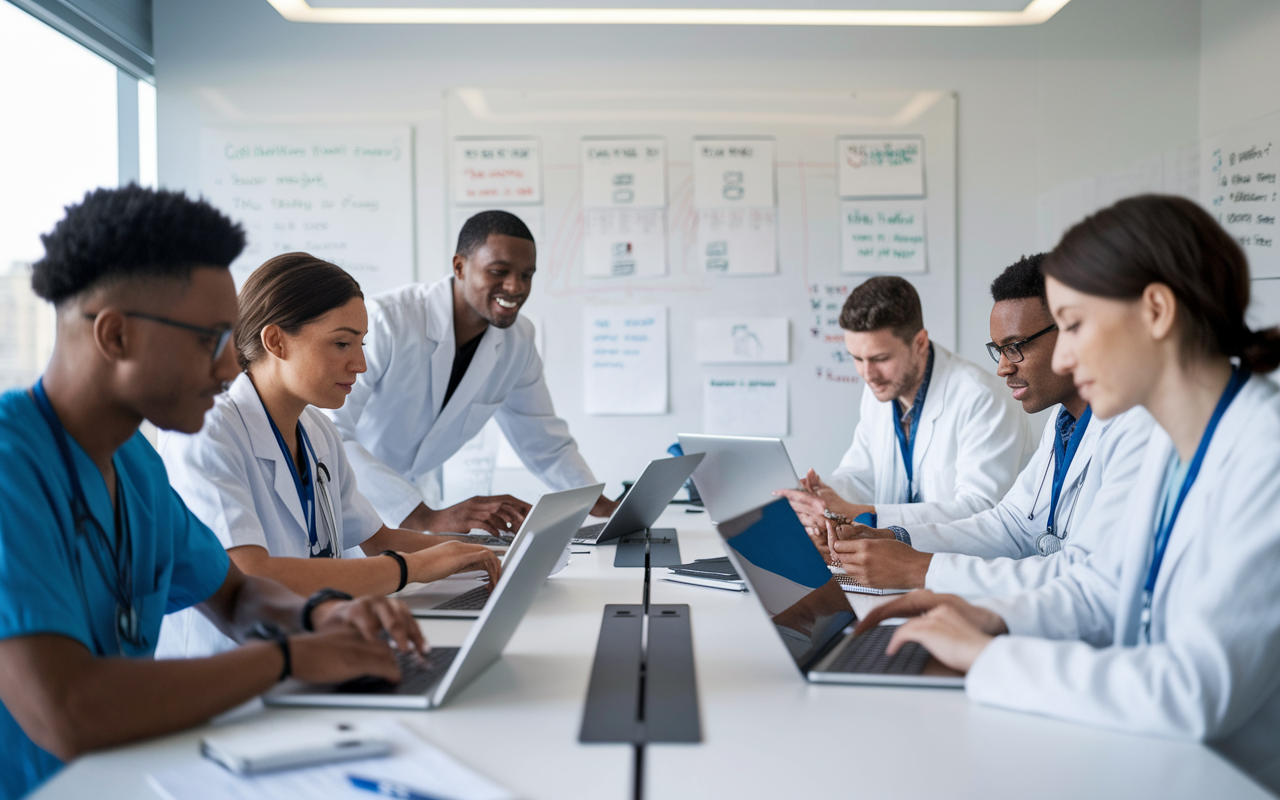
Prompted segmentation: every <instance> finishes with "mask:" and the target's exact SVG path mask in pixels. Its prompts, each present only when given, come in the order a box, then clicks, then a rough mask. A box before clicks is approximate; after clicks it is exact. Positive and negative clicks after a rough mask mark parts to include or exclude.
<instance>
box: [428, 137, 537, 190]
mask: <svg viewBox="0 0 1280 800" xmlns="http://www.w3.org/2000/svg"><path fill="white" fill-rule="evenodd" d="M450 177H451V178H452V180H453V202H454V203H455V204H456V205H470V206H476V205H501V204H504V203H535V204H536V203H541V202H542V150H541V147H540V144H539V142H538V140H537V139H470V138H460V139H454V140H453V171H452V174H451V176H450Z"/></svg>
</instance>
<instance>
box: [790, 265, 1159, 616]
mask: <svg viewBox="0 0 1280 800" xmlns="http://www.w3.org/2000/svg"><path fill="white" fill-rule="evenodd" d="M1043 260H1044V254H1040V255H1035V256H1031V257H1029V258H1023V259H1022V260H1020V261H1018V263H1016V264H1014V265H1013V266H1011V267H1009V268H1008V269H1006V270H1005V271H1004V272H1003V273H1002V274H1001V275H1000V276H999V277H998V278H996V280H995V282H994V283H992V285H991V294H992V297H993V298H994V299H995V305H994V306H993V307H992V309H991V338H992V341H991V342H989V343H988V344H987V351H988V352H989V353H990V354H991V357H992V359H993V360H994V361H995V362H996V364H997V369H996V373H997V374H998V375H999V376H1000V377H1002V378H1004V379H1005V384H1006V385H1007V386H1008V387H1009V389H1011V390H1012V392H1013V398H1014V399H1015V400H1018V401H1019V402H1021V403H1022V407H1023V409H1024V410H1025V411H1026V412H1027V413H1028V414H1035V413H1038V412H1040V411H1044V410H1046V409H1050V408H1053V407H1054V406H1056V407H1057V411H1056V412H1055V413H1054V415H1053V417H1052V419H1051V421H1050V423H1049V424H1047V425H1046V426H1045V429H1044V433H1043V435H1042V436H1041V439H1040V446H1039V448H1038V449H1037V450H1036V452H1035V454H1034V455H1033V456H1032V458H1031V461H1030V463H1028V464H1027V466H1026V468H1025V469H1024V470H1023V471H1022V474H1020V475H1019V476H1018V480H1017V481H1016V482H1015V483H1014V486H1013V488H1012V489H1010V490H1009V493H1008V494H1006V495H1005V496H1004V499H1002V500H1001V501H1000V503H999V504H998V505H997V506H996V507H995V508H993V509H990V510H987V511H983V512H981V513H978V514H975V515H973V516H971V517H968V518H967V519H962V520H959V521H956V522H951V523H925V524H917V525H909V526H907V527H906V528H898V529H897V530H896V531H895V530H888V529H873V528H870V527H866V526H862V525H856V524H855V525H841V524H838V523H836V524H832V525H830V526H829V529H830V531H829V533H830V537H829V541H828V544H829V546H830V547H831V549H832V552H831V553H830V555H831V557H832V559H833V561H839V562H840V564H841V566H842V567H843V568H844V570H845V572H846V573H847V574H848V575H849V576H850V577H851V578H852V579H853V580H855V581H857V582H858V583H860V584H862V585H864V586H867V587H871V588H879V589H886V588H896V589H922V588H928V589H932V590H934V591H937V592H947V593H951V594H961V595H967V596H987V595H1004V594H1011V593H1014V592H1017V591H1021V590H1023V589H1029V588H1033V587H1035V586H1039V585H1040V584H1042V583H1044V582H1045V581H1047V580H1049V579H1051V578H1053V577H1055V576H1056V575H1058V574H1060V573H1061V572H1062V571H1063V570H1064V569H1066V568H1067V567H1068V566H1069V565H1070V564H1072V563H1074V562H1076V561H1081V560H1083V559H1084V558H1085V557H1086V556H1088V554H1089V553H1090V552H1092V551H1093V550H1094V549H1096V548H1097V547H1098V545H1099V544H1100V543H1101V540H1102V538H1103V537H1104V536H1105V535H1106V532H1107V530H1108V529H1109V527H1110V524H1111V523H1112V522H1113V521H1115V520H1116V519H1117V518H1118V517H1119V516H1121V514H1122V513H1123V510H1124V502H1125V497H1126V496H1127V494H1128V492H1129V489H1130V487H1131V485H1132V483H1133V480H1134V478H1135V477H1136V475H1137V471H1138V467H1139V466H1140V463H1141V460H1142V453H1143V451H1144V449H1145V448H1146V443H1147V438H1148V437H1149V436H1150V433H1151V426H1152V424H1153V420H1152V418H1151V416H1150V414H1148V413H1147V412H1146V411H1145V410H1143V409H1142V408H1141V407H1138V408H1134V409H1133V410H1131V411H1128V412H1125V413H1124V414H1120V415H1118V416H1116V417H1112V418H1111V419H1108V420H1098V419H1093V417H1092V414H1091V413H1090V411H1089V407H1088V404H1087V403H1086V402H1085V401H1084V399H1083V398H1081V397H1080V394H1079V393H1078V392H1077V391H1076V387H1075V383H1074V382H1073V380H1072V377H1071V375H1070V374H1067V375H1058V374H1056V373H1055V372H1054V371H1053V368H1052V360H1053V348H1054V344H1055V343H1056V341H1057V337H1058V332H1057V326H1055V325H1054V324H1053V319H1052V317H1051V316H1050V314H1049V307H1048V303H1047V301H1046V298H1045V291H1044V277H1043V275H1041V273H1040V263H1041V262H1042V261H1043ZM810 515H811V516H812V510H811V511H810Z"/></svg>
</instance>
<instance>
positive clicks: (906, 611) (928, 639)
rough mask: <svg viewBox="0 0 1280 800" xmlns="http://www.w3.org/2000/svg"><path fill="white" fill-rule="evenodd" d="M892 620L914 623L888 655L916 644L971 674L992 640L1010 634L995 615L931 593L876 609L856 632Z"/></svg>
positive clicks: (897, 634)
mask: <svg viewBox="0 0 1280 800" xmlns="http://www.w3.org/2000/svg"><path fill="white" fill-rule="evenodd" d="M891 617H913V619H909V620H907V621H906V622H904V623H903V624H901V625H899V626H898V628H897V630H895V631H894V634H893V639H892V640H891V641H890V642H889V647H888V651H887V652H888V653H889V654H890V655H892V654H894V653H896V652H897V651H898V650H899V649H900V648H901V647H902V646H903V645H904V644H906V643H907V642H916V643H918V644H921V645H923V646H924V647H925V648H926V649H927V650H928V651H929V652H930V653H932V654H933V657H934V658H936V659H938V660H939V661H941V662H942V663H943V664H946V665H947V666H948V667H951V668H952V669H954V670H959V671H960V672H968V671H969V668H970V667H972V666H973V662H975V661H977V660H978V656H979V655H981V654H982V651H983V650H985V649H986V647H987V645H988V644H990V642H991V640H992V639H994V638H995V637H996V636H999V635H1001V634H1005V633H1008V632H1009V629H1008V627H1007V626H1006V625H1005V622H1004V620H1003V619H1001V618H1000V616H999V615H998V614H996V613H995V612H993V611H988V610H987V609H985V608H979V607H978V606H975V605H973V604H971V603H969V602H967V601H966V600H963V599H961V598H959V597H957V596H955V595H952V594H934V593H933V592H930V591H928V590H920V591H915V592H911V593H910V594H905V595H903V596H902V597H899V598H898V599H897V600H892V601H890V602H888V603H884V604H883V605H879V606H876V607H875V608H874V609H872V610H871V612H870V613H869V614H867V615H866V616H865V617H863V618H862V620H861V621H860V622H859V623H858V627H857V628H855V629H854V631H855V632H856V633H863V632H865V631H867V630H870V629H871V628H874V627H875V626H876V625H879V624H880V623H881V622H882V621H884V620H886V619H889V618H891Z"/></svg>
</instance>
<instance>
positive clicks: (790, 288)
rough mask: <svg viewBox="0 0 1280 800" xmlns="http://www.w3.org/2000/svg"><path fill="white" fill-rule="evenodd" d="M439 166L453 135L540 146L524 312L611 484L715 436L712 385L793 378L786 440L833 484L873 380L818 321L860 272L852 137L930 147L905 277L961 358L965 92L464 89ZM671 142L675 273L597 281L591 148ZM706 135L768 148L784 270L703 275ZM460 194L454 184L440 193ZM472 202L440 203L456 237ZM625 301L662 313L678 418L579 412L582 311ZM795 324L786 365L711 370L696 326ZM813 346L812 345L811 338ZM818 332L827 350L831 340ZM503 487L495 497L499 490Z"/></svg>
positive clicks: (943, 340) (520, 210) (572, 421)
mask: <svg viewBox="0 0 1280 800" xmlns="http://www.w3.org/2000/svg"><path fill="white" fill-rule="evenodd" d="M444 105H445V123H444V147H443V153H442V157H443V158H444V159H445V161H446V166H445V169H444V174H446V175H451V174H454V167H455V166H456V165H453V164H451V163H449V159H451V158H452V156H451V153H452V152H453V150H454V147H455V145H454V143H455V141H456V140H463V139H473V140H474V139H476V138H485V137H492V138H506V139H536V140H537V141H538V143H539V145H540V149H541V156H542V160H541V163H540V165H539V169H540V175H541V188H542V198H543V202H542V203H541V204H539V205H532V206H530V205H508V206H506V207H507V209H508V210H510V211H512V212H513V213H516V214H517V215H519V216H521V217H522V218H525V219H526V220H527V221H532V222H534V223H535V224H534V225H531V227H532V228H533V229H534V234H535V237H536V238H537V244H538V274H537V277H536V278H535V280H534V288H533V293H532V295H531V297H530V300H529V302H528V303H527V304H526V307H525V313H526V316H528V317H529V318H530V319H531V320H533V321H535V323H536V324H539V325H541V326H543V327H544V328H545V330H543V331H541V333H542V334H543V335H544V336H545V342H546V351H545V352H546V354H547V358H546V376H547V382H548V385H549V387H550V390H551V393H552V397H553V399H554V401H555V405H556V411H557V413H558V414H559V415H560V416H561V417H563V418H564V419H565V420H567V421H568V423H569V428H570V431H571V432H572V433H573V435H574V437H575V438H576V439H577V440H578V443H579V445H580V447H581V449H582V451H583V454H584V456H585V457H586V459H587V461H588V463H589V464H590V465H591V467H592V469H593V470H594V471H595V473H596V475H597V477H599V478H600V479H601V480H605V481H607V482H608V483H609V484H610V486H609V491H610V492H616V491H617V489H618V482H619V481H621V480H623V479H634V478H635V477H637V476H638V475H639V474H640V472H641V470H642V469H643V467H644V466H645V464H646V463H647V462H648V460H649V459H651V458H658V457H661V456H663V455H664V454H665V451H666V448H667V446H668V445H670V444H672V443H673V442H675V441H676V434H677V433H679V432H697V431H702V430H704V428H705V420H704V419H703V410H704V387H705V385H706V381H707V380H708V379H710V378H724V379H753V378H756V379H764V380H768V379H779V378H781V379H786V384H787V385H788V387H789V415H790V424H789V426H788V428H787V430H789V435H788V436H787V437H786V438H785V441H786V444H787V448H788V450H789V452H790V453H791V456H792V460H793V461H794V463H795V466H796V468H797V469H799V470H804V469H806V468H808V467H810V466H812V467H815V468H817V469H818V470H819V471H821V472H824V473H827V474H829V473H830V471H831V470H832V469H834V467H835V466H836V464H837V463H838V461H839V459H840V456H841V455H842V454H843V452H844V451H845V450H846V449H847V448H848V446H849V443H850V441H851V440H852V437H853V430H854V427H855V426H856V424H857V416H858V411H857V409H858V400H859V397H860V393H861V391H862V388H861V386H860V385H858V384H857V383H854V382H851V381H849V379H848V376H849V375H851V374H853V370H852V367H851V366H850V365H849V364H847V363H844V364H839V363H834V362H833V359H834V358H835V357H836V356H838V355H839V350H840V346H841V345H840V343H837V342H835V341H832V339H833V338H835V337H833V336H832V334H831V331H830V326H827V325H824V324H823V323H824V322H827V321H831V320H826V319H825V318H824V315H828V316H829V315H830V312H829V311H828V310H827V309H825V308H820V309H818V310H817V313H815V309H814V306H813V302H816V300H814V298H819V297H821V298H828V297H829V298H834V299H833V300H832V301H831V302H833V303H834V302H837V301H839V300H840V299H841V298H842V297H843V296H844V294H846V293H847V292H848V291H849V290H851V289H852V288H853V287H854V286H856V285H858V284H859V283H861V282H862V281H863V280H865V279H866V278H867V277H868V276H867V275H848V274H842V273H841V251H840V227H839V223H840V198H839V196H838V195H839V192H838V189H837V169H836V148H837V141H838V140H839V139H840V138H842V137H851V136H866V135H875V136H888V138H889V139H890V140H898V139H901V138H917V139H918V140H921V141H922V142H923V145H924V147H923V150H924V153H925V154H926V157H925V163H924V179H923V183H924V186H925V188H926V192H925V196H924V197H923V199H922V203H923V205H924V211H925V219H926V221H927V235H926V239H927V249H928V259H927V268H926V270H925V271H924V272H922V273H918V274H908V275H905V276H904V277H906V278H907V280H909V281H911V282H912V284H914V285H915V287H916V288H917V290H918V291H919V292H920V296H921V300H922V303H923V306H924V317H925V324H926V326H927V327H928V329H929V332H930V335H931V336H932V337H933V338H934V340H936V341H937V342H938V343H940V344H942V345H943V346H945V347H948V348H951V349H954V348H955V344H956V336H957V292H956V98H955V96H954V95H953V94H951V93H947V92H941V91H881V92H835V91H818V90H811V89H797V90H794V91H786V90H778V91H731V90H727V91H703V90H696V89H690V90H687V91H680V92H671V91H661V92H659V91H646V90H609V91H592V90H558V91H552V90H545V91H542V90H504V89H488V88H462V89H456V90H453V91H450V92H447V93H446V96H445V103H444ZM593 137H606V138H617V139H630V140H634V139H645V140H654V139H660V140H662V142H663V145H664V148H665V152H666V158H667V175H666V192H667V197H666V198H665V199H666V209H665V214H666V229H667V265H668V268H667V270H666V271H665V274H656V275H642V274H633V275H628V276H610V277H598V276H591V275H587V274H585V272H584V265H583V243H584V227H585V224H586V215H585V213H584V207H583V202H582V184H583V181H582V167H581V163H582V157H581V153H582V147H583V141H584V140H585V139H591V138H593ZM699 137H702V138H706V137H713V138H722V139H723V138H729V139H733V138H744V139H760V138H765V139H768V140H771V141H772V142H773V143H774V146H775V170H776V177H775V186H776V200H775V202H776V206H775V208H776V218H777V228H776V234H777V260H778V270H777V272H776V274H769V275H762V276H737V277H729V276H723V275H715V274H708V272H707V271H706V269H705V268H704V266H703V264H702V263H701V261H702V260H700V259H699V258H698V257H697V256H698V254H697V252H696V246H697V236H698V219H699V218H698V212H697V209H696V205H695V198H694V192H693V186H694V180H693V146H694V142H695V140H696V139H698V138H699ZM445 192H446V194H445V196H446V197H453V196H454V194H453V187H446V189H445ZM475 210H476V208H475V207H474V206H472V207H463V206H452V207H451V208H449V209H447V210H446V222H445V223H444V224H445V225H446V228H445V229H446V230H449V231H451V232H454V234H455V236H456V231H457V230H458V228H459V227H460V225H461V223H462V220H463V219H465V217H466V216H467V215H469V214H470V213H474V211H475ZM453 245H454V241H453V240H452V239H451V240H450V241H449V242H448V244H447V248H446V251H445V252H442V253H441V254H440V261H439V266H438V267H436V266H433V265H426V264H424V265H423V268H422V275H423V280H430V279H431V276H433V275H436V276H443V275H444V274H445V265H446V264H448V263H449V259H450V258H451V257H452V254H453ZM607 304H616V305H624V306H642V305H650V304H662V305H664V306H666V308H667V311H668V313H667V325H668V331H667V334H668V336H667V338H668V342H669V345H668V347H669V354H668V355H669V375H668V381H667V382H668V385H669V393H670V397H669V411H668V413H666V414H662V415H653V416H625V417H617V416H592V415H588V414H587V413H586V410H585V407H584V397H583V395H584V392H583V382H584V370H583V343H582V336H583V333H582V331H583V313H584V309H585V308H587V307H588V306H598V305H607ZM725 317H748V318H752V317H772V318H777V317H784V318H786V319H787V320H788V321H789V324H790V328H791V330H792V331H793V335H792V342H791V346H790V357H789V361H788V362H787V363H785V364H781V365H779V364H758V365H757V364H750V365H747V364H743V365H736V364H729V365H723V364H714V365H713V364H702V363H699V361H698V359H697V354H696V346H695V342H696V335H695V328H696V326H697V324H698V322H699V321H700V320H705V319H717V318H725ZM815 330H816V331H817V332H818V334H819V338H817V339H815V338H814V336H813V332H814V331H815ZM822 337H825V338H826V339H827V341H823V338H822ZM499 488H500V487H499Z"/></svg>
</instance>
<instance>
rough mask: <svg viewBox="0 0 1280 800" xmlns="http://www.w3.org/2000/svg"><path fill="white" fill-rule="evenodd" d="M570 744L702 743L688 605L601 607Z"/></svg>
mask: <svg viewBox="0 0 1280 800" xmlns="http://www.w3.org/2000/svg"><path fill="white" fill-rule="evenodd" d="M646 624H647V626H648V637H647V647H646V646H645V630H644V629H645V626H646ZM578 740H579V741H582V742H612V743H619V742H623V743H632V744H643V743H647V742H700V741H702V723H701V718H700V716H699V714H698V682H697V675H696V673H695V670H694V664H693V635H692V630H691V629H690V627H689V606H687V605H652V606H650V607H649V613H648V614H647V615H646V614H645V613H644V606H642V605H607V606H605V607H604V620H603V621H602V622H601V624H600V638H599V641H598V642H597V643H596V658H595V663H594V664H593V665H592V668H591V683H590V685H589V687H588V689H587V704H586V708H585V709H584V711H583V715H582V732H581V734H580V735H579V737H578Z"/></svg>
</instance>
